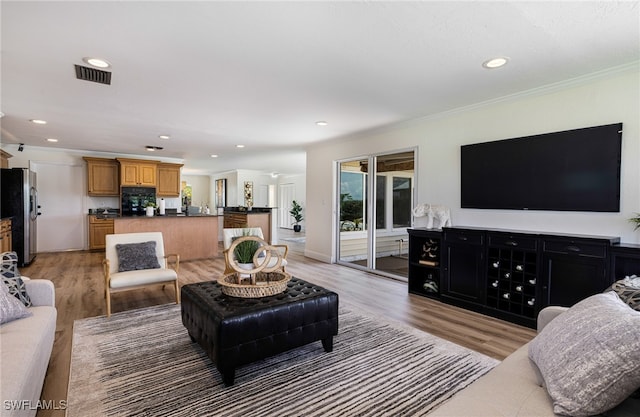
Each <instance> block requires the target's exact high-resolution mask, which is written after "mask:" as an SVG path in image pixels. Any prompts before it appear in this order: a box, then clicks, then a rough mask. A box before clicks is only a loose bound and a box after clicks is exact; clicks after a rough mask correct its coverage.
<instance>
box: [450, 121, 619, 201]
mask: <svg viewBox="0 0 640 417" xmlns="http://www.w3.org/2000/svg"><path fill="white" fill-rule="evenodd" d="M621 149H622V123H616V124H611V125H605V126H596V127H588V128H583V129H575V130H567V131H564V132H555V133H548V134H543V135H535V136H526V137H521V138H514V139H505V140H498V141H494V142H484V143H475V144H471V145H463V146H462V147H461V161H460V162H461V206H462V208H479V209H510V210H558V211H597V212H617V211H620V160H621V152H622V151H621Z"/></svg>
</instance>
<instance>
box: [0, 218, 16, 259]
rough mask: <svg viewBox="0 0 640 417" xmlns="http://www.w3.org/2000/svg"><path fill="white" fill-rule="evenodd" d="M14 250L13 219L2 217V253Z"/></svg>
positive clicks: (0, 228) (0, 242)
mask: <svg viewBox="0 0 640 417" xmlns="http://www.w3.org/2000/svg"><path fill="white" fill-rule="evenodd" d="M12 250H13V244H12V238H11V219H2V220H0V253H2V252H11V251H12Z"/></svg>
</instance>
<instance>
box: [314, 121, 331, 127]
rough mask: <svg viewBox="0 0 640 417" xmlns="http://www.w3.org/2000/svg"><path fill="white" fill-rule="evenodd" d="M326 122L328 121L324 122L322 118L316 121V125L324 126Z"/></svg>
mask: <svg viewBox="0 0 640 417" xmlns="http://www.w3.org/2000/svg"><path fill="white" fill-rule="evenodd" d="M328 124H329V123H327V122H325V121H324V120H319V121H317V122H316V125H318V126H326V125H328Z"/></svg>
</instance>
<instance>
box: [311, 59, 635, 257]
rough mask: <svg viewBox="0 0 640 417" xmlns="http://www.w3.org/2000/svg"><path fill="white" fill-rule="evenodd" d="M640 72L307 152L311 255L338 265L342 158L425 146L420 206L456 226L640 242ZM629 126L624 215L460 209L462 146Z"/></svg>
mask: <svg viewBox="0 0 640 417" xmlns="http://www.w3.org/2000/svg"><path fill="white" fill-rule="evenodd" d="M639 80H640V73H639V71H638V66H637V65H636V66H635V67H633V68H631V69H626V70H624V71H620V72H617V73H610V74H607V75H600V76H598V77H595V76H593V77H591V78H589V79H588V78H586V77H585V78H583V79H580V80H574V81H573V82H572V83H571V84H570V85H569V84H565V85H564V86H550V87H549V88H547V89H539V90H537V91H531V92H528V93H526V94H521V95H519V96H517V97H516V96H514V97H511V98H508V99H504V100H496V101H495V102H493V103H484V104H483V105H478V106H473V107H469V108H466V109H461V110H459V111H457V112H449V113H446V114H441V115H438V116H436V117H429V118H422V119H416V120H413V121H411V122H407V123H403V124H400V125H396V126H394V127H391V128H386V129H383V130H382V129H381V130H379V131H376V132H370V133H368V134H363V135H359V136H355V137H352V138H348V139H345V140H343V141H330V142H325V143H321V144H317V145H314V146H311V147H309V148H308V149H307V176H306V178H307V188H308V189H312V190H314V191H313V193H310V194H309V195H307V200H306V201H307V206H306V216H305V217H306V220H307V224H306V234H307V242H306V250H305V254H306V255H307V256H310V257H313V258H316V259H319V260H323V261H327V262H333V261H334V260H335V259H334V253H333V252H334V243H333V234H334V233H335V232H334V231H333V227H330V226H332V225H333V219H334V216H335V184H336V180H335V161H336V160H340V159H345V158H351V157H360V156H363V155H367V154H371V153H378V152H388V151H393V150H396V149H403V148H408V147H412V146H417V147H418V166H417V170H416V202H429V203H438V204H444V205H446V206H449V207H451V210H452V220H453V225H454V226H478V227H487V228H506V229H518V230H528V231H541V232H558V233H577V234H591V235H604V236H619V237H620V238H621V241H622V242H628V243H640V233H639V232H634V231H633V225H632V224H631V223H629V221H628V219H629V218H630V217H632V216H633V214H634V213H635V212H639V211H640V120H639V117H638V115H639V114H640V96H639V95H640V93H639V92H640V82H639ZM616 122H622V123H623V135H622V172H621V177H622V179H621V201H620V204H621V211H620V213H586V212H553V211H510V210H475V209H461V208H460V186H459V184H460V146H461V145H464V144H469V143H476V142H486V141H492V140H499V139H508V138H513V137H519V136H528V135H534V134H540V133H548V132H554V131H562V130H569V129H575V128H581V127H588V126H596V125H603V124H610V123H616Z"/></svg>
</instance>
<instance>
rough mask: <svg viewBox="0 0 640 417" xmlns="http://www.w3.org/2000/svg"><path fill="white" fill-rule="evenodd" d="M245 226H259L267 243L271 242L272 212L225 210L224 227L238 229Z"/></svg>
mask: <svg viewBox="0 0 640 417" xmlns="http://www.w3.org/2000/svg"><path fill="white" fill-rule="evenodd" d="M244 227H259V228H261V229H262V235H263V236H264V240H265V241H266V242H267V243H271V213H270V212H268V213H264V212H257V213H254V212H251V213H249V212H225V213H224V228H225V229H236V228H244Z"/></svg>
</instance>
